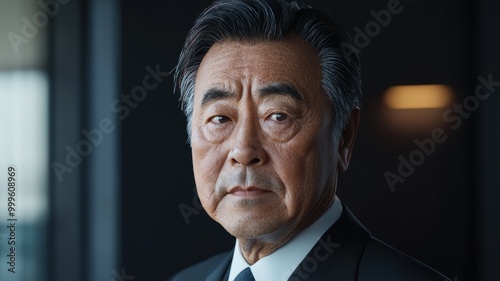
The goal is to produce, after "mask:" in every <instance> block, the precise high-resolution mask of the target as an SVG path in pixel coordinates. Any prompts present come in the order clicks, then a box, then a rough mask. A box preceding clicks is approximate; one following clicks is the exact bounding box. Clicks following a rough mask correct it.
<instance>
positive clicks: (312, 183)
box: [274, 132, 334, 211]
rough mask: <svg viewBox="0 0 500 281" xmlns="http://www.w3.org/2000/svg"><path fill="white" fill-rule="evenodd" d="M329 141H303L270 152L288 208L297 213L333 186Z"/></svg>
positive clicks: (329, 139) (326, 138)
mask: <svg viewBox="0 0 500 281" xmlns="http://www.w3.org/2000/svg"><path fill="white" fill-rule="evenodd" d="M313 135H316V136H319V135H323V134H318V133H317V132H316V133H315V134H313ZM330 141H332V139H331V138H328V137H317V138H313V139H311V138H304V139H302V140H300V141H297V142H290V143H288V144H287V145H285V146H282V147H280V148H277V149H275V150H274V151H275V153H274V154H275V155H274V158H275V160H274V163H275V169H276V172H277V173H278V175H279V177H280V178H281V180H282V181H283V184H284V185H285V186H286V196H285V201H286V202H287V205H288V206H289V208H291V209H299V210H297V211H300V209H301V208H306V205H311V204H314V203H316V202H317V201H318V200H319V197H320V196H321V195H322V194H323V193H324V190H325V188H330V187H332V186H333V183H331V179H332V176H331V175H333V173H334V170H333V164H332V163H333V162H334V159H333V157H334V155H333V150H332V144H331V143H329V142H330Z"/></svg>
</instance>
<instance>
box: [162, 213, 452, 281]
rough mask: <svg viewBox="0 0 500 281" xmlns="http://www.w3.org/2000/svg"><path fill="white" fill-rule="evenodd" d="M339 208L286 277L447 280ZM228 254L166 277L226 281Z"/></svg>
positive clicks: (361, 280)
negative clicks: (333, 217) (391, 245)
mask: <svg viewBox="0 0 500 281" xmlns="http://www.w3.org/2000/svg"><path fill="white" fill-rule="evenodd" d="M343 209H344V210H343V212H342V215H341V216H340V218H339V219H338V221H337V222H336V223H335V224H334V225H332V226H331V227H330V228H329V229H328V230H327V231H326V232H325V234H324V235H323V236H322V237H321V239H320V240H319V241H318V243H316V245H315V246H314V247H313V248H312V250H311V251H310V252H309V254H308V255H307V256H306V257H305V258H304V260H303V261H302V262H301V264H300V265H299V266H298V267H297V268H296V269H295V271H294V272H293V274H292V276H291V277H290V279H288V280H294V281H295V280H335V281H350V280H358V281H378V280H390V281H398V280H401V281H417V280H419V281H420V280H426V281H433V280H435V281H446V280H450V279H448V278H446V277H445V276H443V275H441V274H440V273H438V272H437V271H435V270H434V269H432V268H430V267H428V266H427V265H425V264H423V263H421V262H419V261H417V260H416V259H414V258H412V257H409V256H407V255H405V254H403V253H401V252H399V251H397V250H395V249H394V248H392V247H390V246H388V245H386V244H384V243H383V242H381V241H379V240H377V239H376V238H374V237H372V236H371V235H370V233H369V232H368V231H367V230H366V229H365V228H364V227H363V226H362V225H361V223H360V222H359V221H358V220H357V219H356V218H355V217H354V216H353V215H352V213H351V212H350V211H349V209H348V208H347V207H346V206H343ZM232 256H233V251H229V252H226V253H223V254H219V255H216V256H214V257H212V258H209V259H207V260H205V261H203V262H201V263H198V264H196V265H193V266H191V267H189V268H187V269H184V270H183V271H181V272H179V273H177V274H176V275H174V276H173V277H172V278H171V279H169V280H172V281H192V280H207V281H224V280H227V279H228V275H229V269H230V265H231V260H232ZM257 281H258V280H257ZM277 281H280V280H277Z"/></svg>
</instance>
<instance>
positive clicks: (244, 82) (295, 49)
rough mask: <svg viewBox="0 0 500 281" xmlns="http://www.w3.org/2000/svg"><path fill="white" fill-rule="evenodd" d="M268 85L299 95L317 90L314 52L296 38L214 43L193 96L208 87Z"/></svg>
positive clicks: (318, 77) (317, 66)
mask: <svg viewBox="0 0 500 281" xmlns="http://www.w3.org/2000/svg"><path fill="white" fill-rule="evenodd" d="M272 83H288V84H291V85H293V86H295V87H296V88H298V89H299V91H301V92H307V91H309V90H314V91H315V90H320V89H321V66H320V60H319V57H318V55H317V53H316V51H315V50H314V49H313V48H312V47H311V46H310V45H309V44H307V43H306V42H305V41H304V40H302V39H301V38H300V37H298V36H289V37H287V38H286V39H285V40H283V41H270V42H250V41H244V42H241V41H236V40H225V41H222V42H218V43H216V44H214V45H213V46H212V47H211V48H210V50H209V51H208V52H207V54H206V55H205V57H204V58H203V60H202V62H201V64H200V67H199V69H198V73H197V77H196V87H195V93H196V92H200V91H206V90H207V89H208V88H212V87H218V88H224V89H226V90H232V91H240V90H241V89H240V88H241V87H245V86H255V87H258V86H265V85H267V84H272Z"/></svg>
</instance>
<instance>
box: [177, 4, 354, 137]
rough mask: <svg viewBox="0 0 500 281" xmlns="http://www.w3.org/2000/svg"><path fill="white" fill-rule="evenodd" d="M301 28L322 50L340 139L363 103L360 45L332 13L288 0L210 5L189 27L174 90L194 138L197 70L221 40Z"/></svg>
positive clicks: (269, 36) (258, 38)
mask: <svg viewBox="0 0 500 281" xmlns="http://www.w3.org/2000/svg"><path fill="white" fill-rule="evenodd" d="M291 32H295V33H297V34H298V35H299V36H300V37H301V38H302V39H303V40H304V41H305V42H306V43H308V44H309V45H311V46H312V47H313V48H314V49H315V50H316V52H317V54H318V57H319V59H320V62H321V72H322V80H321V82H322V86H323V89H324V91H325V93H326V94H327V95H328V97H329V98H330V100H331V101H332V104H333V114H334V116H333V118H334V124H335V132H333V133H334V134H335V135H336V136H337V137H338V136H339V135H340V134H341V133H342V130H343V128H344V127H345V124H346V122H347V119H348V117H349V114H350V112H351V111H352V110H353V109H354V108H356V107H360V100H361V73H360V65H359V58H358V54H357V52H356V48H354V46H353V45H352V41H351V37H350V36H349V34H348V33H347V31H346V30H345V29H344V28H343V27H342V26H341V25H340V24H339V23H338V22H337V21H335V20H334V19H333V18H332V17H331V16H330V15H328V14H326V13H324V12H322V11H319V10H316V9H313V8H311V7H310V6H305V5H304V4H302V3H299V2H297V1H291V2H287V1H285V0H218V1H215V2H214V3H213V4H212V5H211V6H210V7H208V8H206V9H205V10H204V11H203V12H202V13H201V15H200V16H199V17H198V19H197V20H196V22H195V23H194V26H193V27H192V28H191V30H190V31H189V33H188V35H187V38H186V41H185V43H184V47H183V49H182V51H181V54H180V56H179V62H178V64H177V66H176V68H175V75H174V85H175V86H174V87H175V89H174V91H175V90H177V89H179V90H180V102H181V108H182V110H183V111H184V113H185V115H186V117H187V121H188V126H187V131H188V135H189V138H190V137H191V136H190V134H191V130H190V128H191V117H192V113H193V103H194V102H193V100H194V91H195V82H196V73H197V71H198V68H199V66H200V63H201V61H202V60H203V57H204V56H205V54H206V53H207V52H208V50H209V49H210V48H211V47H212V46H213V45H214V44H215V43H217V42H222V41H225V40H235V41H240V42H269V41H283V40H284V39H285V37H286V36H287V34H289V33H291Z"/></svg>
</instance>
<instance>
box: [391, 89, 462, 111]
mask: <svg viewBox="0 0 500 281" xmlns="http://www.w3.org/2000/svg"><path fill="white" fill-rule="evenodd" d="M452 100H453V94H452V92H451V89H450V88H449V87H448V86H445V85H407V86H394V87H390V88H389V89H388V90H387V91H386V93H385V95H384V102H385V104H386V105H387V106H389V107H390V108H394V109H417V108H441V107H445V106H447V105H449V104H450V103H451V102H452Z"/></svg>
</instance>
